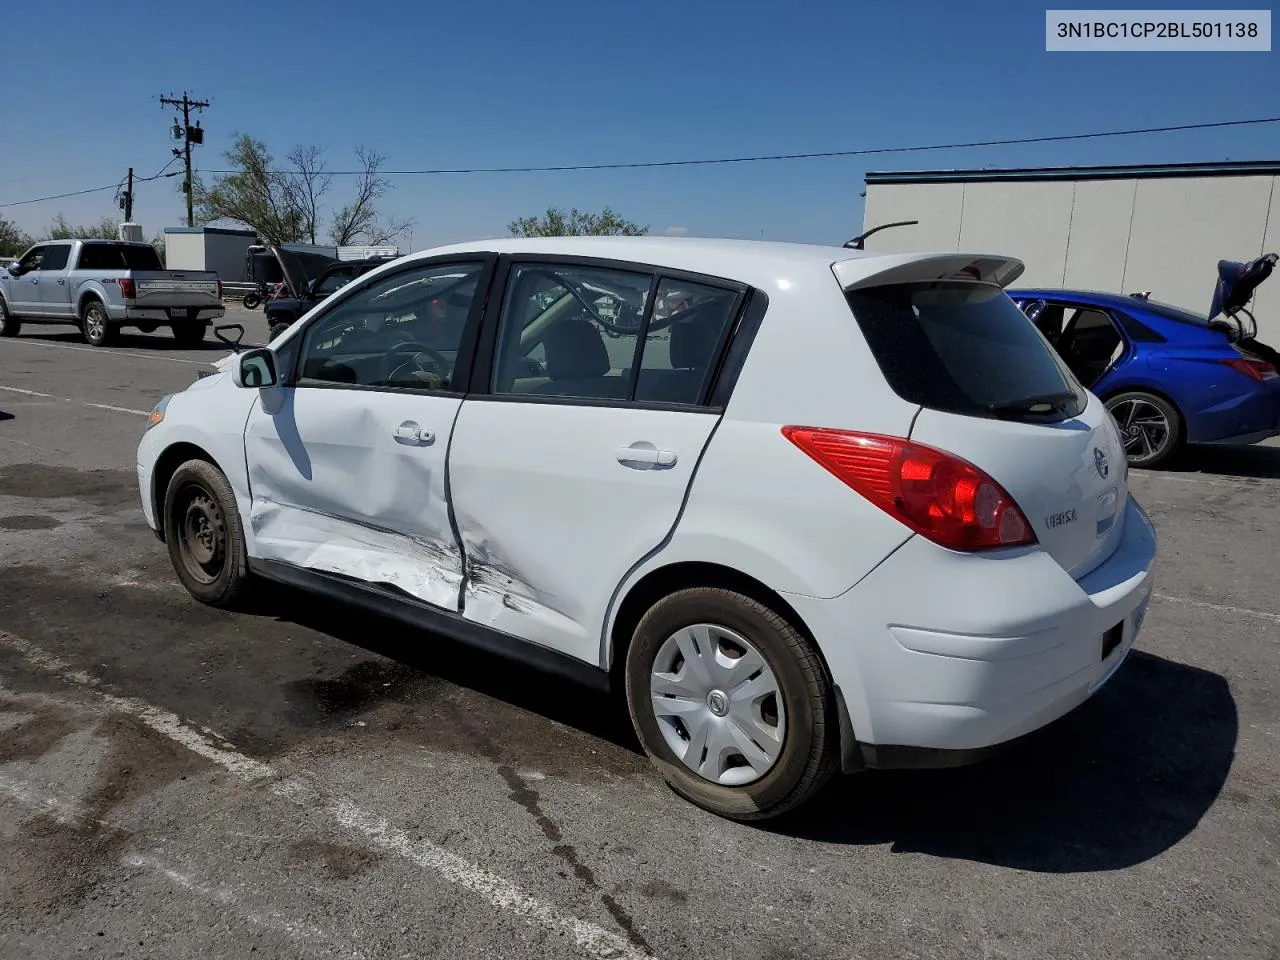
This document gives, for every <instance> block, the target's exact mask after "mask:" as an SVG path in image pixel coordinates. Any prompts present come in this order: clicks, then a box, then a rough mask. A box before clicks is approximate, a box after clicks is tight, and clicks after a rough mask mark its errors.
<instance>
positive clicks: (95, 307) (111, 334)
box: [80, 300, 116, 347]
mask: <svg viewBox="0 0 1280 960" xmlns="http://www.w3.org/2000/svg"><path fill="white" fill-rule="evenodd" d="M80 328H81V331H82V332H83V333H84V340H85V343H87V344H89V346H91V347H105V346H106V345H107V344H109V343H110V342H111V341H112V340H114V339H115V335H116V327H115V326H114V325H113V324H112V323H111V318H110V317H109V316H108V315H107V308H106V306H105V305H104V304H103V303H102V301H101V300H90V301H89V302H88V303H87V304H85V307H84V313H83V315H82V316H81V319H80Z"/></svg>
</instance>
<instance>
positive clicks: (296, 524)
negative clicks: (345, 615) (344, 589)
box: [245, 387, 462, 611]
mask: <svg viewBox="0 0 1280 960" xmlns="http://www.w3.org/2000/svg"><path fill="white" fill-rule="evenodd" d="M261 394H262V402H261V403H259V404H258V406H257V407H256V408H255V409H254V411H253V413H252V414H251V416H250V417H249V423H248V428H247V430H246V432H245V453H246V459H247V461H248V472H249V489H250V493H251V507H250V514H249V521H250V526H251V527H252V530H253V538H254V544H255V551H254V552H255V555H256V556H259V557H261V558H263V559H267V560H279V561H283V562H285V563H291V564H294V565H295V566H299V567H305V568H307V569H311V570H317V571H322V572H325V573H336V574H340V575H342V576H347V577H352V578H355V579H357V580H361V581H364V582H366V583H371V584H378V585H382V586H390V587H393V588H396V589H398V590H401V591H403V592H405V593H406V594H408V595H410V596H412V597H415V598H417V599H419V600H424V601H426V602H428V603H432V604H435V605H436V606H439V607H443V608H445V609H447V610H454V611H456V610H457V609H458V598H459V590H460V586H461V583H462V555H461V551H460V549H459V547H458V543H457V539H456V538H455V537H454V535H453V528H452V525H451V523H450V520H449V510H448V503H447V500H446V497H445V468H446V458H447V453H448V448H449V437H450V434H451V431H452V429H453V422H454V420H455V418H456V417H457V413H458V407H459V405H460V403H461V401H460V400H458V399H456V398H451V397H430V396H420V395H409V394H402V393H390V392H388V393H382V392H378V391H373V390H343V389H329V388H323V387H285V388H279V389H271V390H263V391H261Z"/></svg>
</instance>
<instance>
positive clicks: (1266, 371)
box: [1222, 357, 1280, 383]
mask: <svg viewBox="0 0 1280 960" xmlns="http://www.w3.org/2000/svg"><path fill="white" fill-rule="evenodd" d="M1222 362H1223V363H1224V364H1226V365H1227V366H1228V367H1230V368H1231V369H1232V370H1234V371H1236V373H1243V374H1244V375H1245V376H1246V377H1248V378H1249V379H1250V380H1257V381H1258V382H1259V383H1262V381H1264V380H1274V379H1275V378H1276V377H1277V376H1280V374H1277V373H1276V368H1275V367H1273V366H1272V365H1271V364H1269V363H1267V362H1266V361H1265V360H1255V359H1253V358H1252V357H1233V358H1231V359H1230V360H1223V361H1222Z"/></svg>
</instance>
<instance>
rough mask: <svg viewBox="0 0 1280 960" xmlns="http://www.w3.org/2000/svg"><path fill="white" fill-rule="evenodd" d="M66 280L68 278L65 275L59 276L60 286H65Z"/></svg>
mask: <svg viewBox="0 0 1280 960" xmlns="http://www.w3.org/2000/svg"><path fill="white" fill-rule="evenodd" d="M66 282H67V280H66V278H65V277H59V278H58V286H60V287H61V286H63V285H64V284H66Z"/></svg>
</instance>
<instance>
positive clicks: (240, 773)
mask: <svg viewBox="0 0 1280 960" xmlns="http://www.w3.org/2000/svg"><path fill="white" fill-rule="evenodd" d="M0 644H2V645H4V646H6V647H8V648H9V649H11V650H14V651H15V652H17V653H18V654H20V655H21V656H22V657H23V659H25V660H26V661H27V663H29V664H30V665H31V666H33V667H36V668H38V669H40V670H43V671H45V672H46V673H50V674H53V675H55V676H58V677H60V678H62V679H63V680H66V681H69V682H70V683H73V684H76V685H77V686H81V687H87V688H90V689H92V690H93V691H94V693H95V694H96V695H97V696H98V697H100V698H101V699H102V700H103V701H105V703H106V704H107V705H108V706H109V707H111V708H112V709H115V710H117V711H120V712H122V713H127V714H129V715H131V716H134V717H136V718H137V719H139V720H141V721H142V722H143V723H145V724H146V725H147V726H148V727H150V728H151V729H152V730H155V731H156V732H158V733H162V734H164V735H165V736H166V737H169V738H170V739H171V740H173V741H174V742H175V743H178V744H180V745H182V746H184V747H186V748H187V749H188V750H191V751H192V752H194V753H197V754H199V755H200V756H202V757H205V758H206V759H209V760H211V761H213V762H214V763H216V764H217V765H218V766H220V767H222V768H223V769H224V770H226V771H227V772H229V773H231V774H232V775H233V776H236V777H238V778H240V779H242V780H261V779H263V778H267V777H271V778H276V782H275V783H274V784H272V786H271V789H272V792H273V793H275V794H276V795H278V796H280V797H283V798H284V799H287V800H290V801H292V802H295V803H298V804H301V805H302V806H304V807H306V808H307V809H309V810H315V809H324V810H325V811H326V812H327V813H328V814H329V815H330V816H331V817H333V819H334V821H335V822H336V823H337V824H338V825H339V826H340V827H342V828H344V829H346V830H349V831H352V832H355V833H358V834H360V835H362V836H363V837H365V838H366V839H367V840H368V841H369V842H371V843H373V844H374V845H375V846H377V847H380V848H381V849H383V850H387V851H390V852H392V853H395V854H397V855H398V856H400V857H403V858H404V859H405V860H408V861H409V862H410V863H414V864H417V865H418V866H420V867H423V868H425V869H428V870H431V871H432V872H434V873H436V874H437V875H439V876H440V877H442V878H443V879H444V880H446V881H447V882H449V883H451V884H454V885H455V886H458V887H461V888H462V889H464V890H468V891H470V892H471V893H474V894H476V895H477V896H479V897H480V898H481V899H482V900H484V901H486V902H487V903H488V904H489V905H490V906H492V907H495V908H497V909H499V910H502V911H504V912H506V913H510V914H513V915H514V916H516V917H518V918H519V919H521V920H524V921H525V922H526V923H529V924H532V925H534V926H537V927H541V928H542V929H544V930H547V931H549V932H551V933H553V934H556V935H559V936H564V937H566V938H568V939H570V940H572V941H573V942H574V943H575V944H576V945H577V946H578V948H579V950H581V951H582V952H583V953H585V954H587V955H588V956H591V957H596V958H599V960H650V958H652V956H653V955H652V954H651V953H649V952H648V951H647V950H643V949H641V948H640V947H637V946H635V945H634V944H632V943H631V942H630V941H629V940H626V939H625V938H623V937H620V936H618V935H617V934H615V933H613V932H611V931H609V930H606V929H605V928H604V927H601V926H598V925H596V924H594V923H590V922H588V921H586V920H580V919H578V918H577V917H574V916H571V915H569V914H566V913H562V912H561V911H560V910H559V909H558V908H556V907H555V906H553V905H552V904H550V903H547V902H545V901H542V900H539V899H537V898H536V897H532V896H530V895H528V894H526V893H524V892H523V891H522V890H520V889H519V888H518V887H517V886H516V885H515V884H514V883H512V882H511V881H510V880H507V879H506V878H505V877H501V876H498V875H497V874H495V873H492V872H490V871H489V870H486V869H485V868H484V867H481V866H479V865H478V864H474V863H471V862H470V861H468V860H466V859H464V858H463V857H460V856H458V855H457V854H456V853H452V852H450V851H448V850H446V849H445V848H444V847H441V846H438V845H437V844H434V843H432V842H431V841H429V840H425V839H414V838H412V837H410V836H409V835H408V834H406V833H404V832H402V831H400V830H397V829H396V828H395V827H393V826H392V825H391V824H390V823H389V822H388V821H386V820H385V819H383V818H382V817H380V816H378V815H377V814H374V813H370V812H368V811H366V810H363V809H361V808H360V807H359V806H357V805H356V804H355V803H354V802H353V801H351V800H349V799H347V798H346V797H326V796H325V795H324V792H323V790H322V788H321V787H319V786H318V785H317V784H315V783H314V782H312V781H309V780H306V779H303V778H301V777H286V778H281V775H280V774H279V773H278V772H277V771H276V770H275V769H273V768H272V767H270V766H268V765H267V764H265V763H262V762H260V761H258V760H254V759H253V758H251V757H247V756H244V755H243V754H240V753H237V752H236V751H235V749H234V748H233V747H232V745H231V744H230V743H229V742H227V741H226V740H224V739H223V738H222V737H220V736H218V735H217V734H214V733H211V732H208V731H207V729H204V730H197V729H196V728H195V727H194V726H193V725H192V724H190V723H189V722H187V721H186V720H183V719H182V718H181V717H179V716H178V715H177V714H174V713H169V712H168V711H166V710H162V709H160V708H159V707H155V706H152V705H151V704H149V703H146V702H144V701H142V700H137V699H135V698H133V697H120V696H116V695H115V694H111V693H107V692H106V691H105V690H102V689H101V684H100V682H99V680H98V679H97V678H96V677H93V676H90V675H89V674H87V673H85V672H83V671H80V670H75V669H74V668H72V667H71V665H70V664H68V663H67V662H66V661H65V660H62V659H60V658H59V657H55V656H53V655H51V654H49V653H46V652H44V651H43V650H41V649H40V648H39V647H37V646H36V645H35V644H33V643H31V642H29V641H27V640H24V639H23V638H21V637H17V636H14V635H13V634H11V633H5V632H3V631H0ZM171 879H173V878H171Z"/></svg>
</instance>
